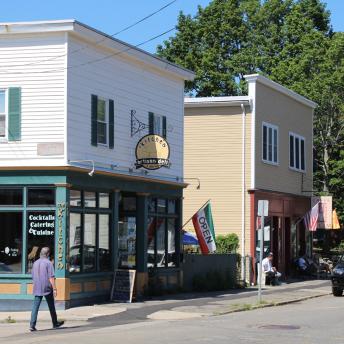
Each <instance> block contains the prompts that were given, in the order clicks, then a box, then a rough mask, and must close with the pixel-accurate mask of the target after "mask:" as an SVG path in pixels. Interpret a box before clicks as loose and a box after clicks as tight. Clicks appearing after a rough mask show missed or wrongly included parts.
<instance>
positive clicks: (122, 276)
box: [110, 270, 136, 302]
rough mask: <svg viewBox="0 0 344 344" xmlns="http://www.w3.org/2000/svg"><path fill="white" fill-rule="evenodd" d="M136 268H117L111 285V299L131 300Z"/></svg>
mask: <svg viewBox="0 0 344 344" xmlns="http://www.w3.org/2000/svg"><path fill="white" fill-rule="evenodd" d="M135 273H136V270H116V272H115V275H114V278H113V281H112V287H111V295H110V300H111V301H118V302H131V300H132V297H133V290H134V282H135Z"/></svg>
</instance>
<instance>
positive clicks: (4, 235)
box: [0, 212, 23, 274]
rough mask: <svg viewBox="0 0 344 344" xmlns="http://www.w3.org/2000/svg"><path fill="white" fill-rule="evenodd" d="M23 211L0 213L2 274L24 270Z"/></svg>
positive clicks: (0, 262) (0, 261) (0, 272)
mask: <svg viewBox="0 0 344 344" xmlns="http://www.w3.org/2000/svg"><path fill="white" fill-rule="evenodd" d="M22 227H23V215H22V212H4V213H0V274H4V273H5V274H6V273H21V271H22V264H21V258H22V238H23V237H22V233H23V231H22Z"/></svg>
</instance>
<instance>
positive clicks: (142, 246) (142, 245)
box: [136, 194, 149, 297]
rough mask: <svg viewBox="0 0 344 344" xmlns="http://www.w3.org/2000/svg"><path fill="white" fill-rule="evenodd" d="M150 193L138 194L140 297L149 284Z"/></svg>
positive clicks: (138, 277)
mask: <svg viewBox="0 0 344 344" xmlns="http://www.w3.org/2000/svg"><path fill="white" fill-rule="evenodd" d="M148 196H149V195H148V194H137V223H136V228H137V229H136V240H137V242H136V295H137V296H138V297H139V296H141V295H142V293H143V292H144V290H145V288H146V287H147V285H148V269H147V222H148Z"/></svg>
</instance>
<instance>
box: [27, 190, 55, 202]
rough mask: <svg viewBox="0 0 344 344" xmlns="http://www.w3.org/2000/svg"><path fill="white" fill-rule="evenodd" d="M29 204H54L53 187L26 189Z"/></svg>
mask: <svg viewBox="0 0 344 344" xmlns="http://www.w3.org/2000/svg"><path fill="white" fill-rule="evenodd" d="M28 205H29V206H39V205H40V206H49V205H55V189H41V188H32V189H28Z"/></svg>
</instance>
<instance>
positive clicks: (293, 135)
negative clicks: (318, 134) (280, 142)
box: [288, 131, 306, 172]
mask: <svg viewBox="0 0 344 344" xmlns="http://www.w3.org/2000/svg"><path fill="white" fill-rule="evenodd" d="M291 136H292V137H293V144H294V166H291V161H290V149H291V147H290V137H291ZM288 139H289V140H288V146H289V151H288V153H289V158H288V159H289V168H290V169H291V170H294V171H298V172H306V139H305V138H304V137H303V136H301V135H299V134H296V133H294V132H292V131H289V136H288ZM296 139H299V146H298V150H299V168H297V167H296ZM301 141H303V149H304V152H303V159H304V161H303V165H304V169H302V168H301V166H302V164H301V162H302V161H301Z"/></svg>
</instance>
